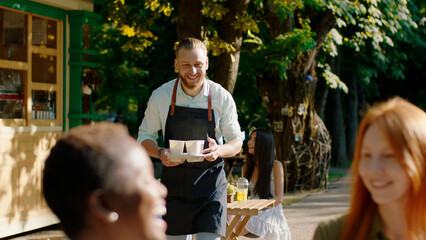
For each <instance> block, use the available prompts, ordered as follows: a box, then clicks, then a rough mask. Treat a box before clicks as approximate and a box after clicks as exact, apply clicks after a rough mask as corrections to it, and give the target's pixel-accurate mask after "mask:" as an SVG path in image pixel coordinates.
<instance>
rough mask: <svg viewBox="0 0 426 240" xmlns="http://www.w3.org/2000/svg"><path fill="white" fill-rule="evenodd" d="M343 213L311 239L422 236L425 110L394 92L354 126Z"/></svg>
mask: <svg viewBox="0 0 426 240" xmlns="http://www.w3.org/2000/svg"><path fill="white" fill-rule="evenodd" d="M351 171H352V193H351V203H350V209H349V212H348V214H347V215H345V216H342V217H340V218H338V219H334V220H330V221H327V222H322V223H320V225H319V226H318V228H317V229H316V231H315V235H314V239H315V240H319V239H327V240H332V239H345V240H347V239H357V240H358V239H359V240H360V239H390V240H393V239H398V240H399V239H402V240H403V239H411V240H422V239H426V202H425V200H426V113H425V112H424V111H423V110H421V109H420V108H418V107H416V106H414V105H413V104H411V103H409V102H407V101H406V100H403V99H401V98H399V97H397V98H393V99H391V100H388V101H387V102H384V103H381V104H379V105H377V106H375V107H374V108H372V109H371V110H370V111H369V112H368V113H367V114H366V116H365V117H364V119H363V121H362V122H361V124H360V126H359V131H358V138H357V142H356V147H355V153H354V159H353V163H352V170H351Z"/></svg>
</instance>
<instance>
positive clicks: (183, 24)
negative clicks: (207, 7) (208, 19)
mask: <svg viewBox="0 0 426 240" xmlns="http://www.w3.org/2000/svg"><path fill="white" fill-rule="evenodd" d="M188 9H191V11H188ZM201 10H202V4H201V1H196V0H179V5H178V12H179V16H178V20H177V35H178V39H179V40H181V39H183V38H186V37H194V38H197V39H202V36H203V35H204V34H203V25H202V24H203V14H202V12H201Z"/></svg>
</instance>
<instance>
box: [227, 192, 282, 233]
mask: <svg viewBox="0 0 426 240" xmlns="http://www.w3.org/2000/svg"><path fill="white" fill-rule="evenodd" d="M274 203H275V200H273V199H272V200H268V199H252V200H246V201H236V202H232V203H228V205H227V211H228V215H235V217H234V219H232V221H231V223H226V235H225V238H222V239H223V240H228V239H232V240H234V239H238V235H240V234H241V232H242V231H243V230H244V227H245V226H246V224H247V222H248V221H249V219H250V218H251V216H254V215H259V211H261V210H265V209H267V208H270V207H273V206H274ZM242 216H245V217H244V219H243V220H242V221H241V224H239V225H238V227H237V228H236V226H237V223H238V222H239V220H240V219H241V217H242Z"/></svg>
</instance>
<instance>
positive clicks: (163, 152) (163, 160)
mask: <svg viewBox="0 0 426 240" xmlns="http://www.w3.org/2000/svg"><path fill="white" fill-rule="evenodd" d="M166 154H170V150H169V149H163V150H161V153H160V156H161V159H160V160H161V163H163V165H164V166H166V167H174V166H177V165H180V164H182V163H183V161H181V162H170V161H169V160H168V158H167V156H166Z"/></svg>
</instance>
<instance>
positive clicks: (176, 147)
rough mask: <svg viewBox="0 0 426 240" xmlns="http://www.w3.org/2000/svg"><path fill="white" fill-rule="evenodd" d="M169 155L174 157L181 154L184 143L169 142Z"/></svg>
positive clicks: (178, 141)
mask: <svg viewBox="0 0 426 240" xmlns="http://www.w3.org/2000/svg"><path fill="white" fill-rule="evenodd" d="M169 146H170V153H171V154H176V155H182V154H183V148H184V146H185V141H181V140H169Z"/></svg>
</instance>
